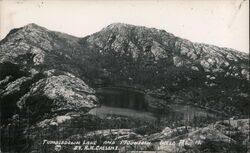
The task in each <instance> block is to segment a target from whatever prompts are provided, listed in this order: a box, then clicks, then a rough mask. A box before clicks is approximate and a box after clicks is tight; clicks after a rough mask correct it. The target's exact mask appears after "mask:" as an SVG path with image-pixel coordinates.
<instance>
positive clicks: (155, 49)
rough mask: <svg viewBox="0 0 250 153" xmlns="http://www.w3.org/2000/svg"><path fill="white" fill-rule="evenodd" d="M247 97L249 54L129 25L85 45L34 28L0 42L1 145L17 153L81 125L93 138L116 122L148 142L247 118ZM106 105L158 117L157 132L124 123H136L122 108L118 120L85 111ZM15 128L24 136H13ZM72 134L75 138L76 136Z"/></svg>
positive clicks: (108, 30) (86, 40)
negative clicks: (167, 132)
mask: <svg viewBox="0 0 250 153" xmlns="http://www.w3.org/2000/svg"><path fill="white" fill-rule="evenodd" d="M248 91H249V54H246V53H242V52H239V51H236V50H233V49H229V48H222V47H217V46H214V45H208V44H202V43H193V42H191V41H189V40H186V39H182V38H179V37H176V36H174V35H173V34H171V33H168V32H166V31H165V30H158V29H155V28H147V27H143V26H134V25H129V24H123V23H114V24H111V25H109V26H107V27H105V28H103V29H102V30H101V31H99V32H96V33H94V34H92V35H89V36H86V37H83V38H78V37H74V36H70V35H68V34H65V33H60V32H55V31H51V30H48V29H46V28H44V27H41V26H38V25H36V24H28V25H26V26H24V27H21V28H17V29H13V30H11V31H10V32H9V34H8V35H7V36H6V37H5V38H4V39H3V40H1V41H0V101H1V122H2V124H1V134H2V135H3V137H1V140H2V141H1V148H2V150H6V149H8V147H6V146H8V145H7V141H3V140H4V139H8V141H9V142H11V141H13V143H14V144H15V145H13V144H12V145H13V150H12V151H20V150H22V151H26V152H27V149H31V150H34V149H35V148H34V147H38V145H35V144H39V143H38V142H37V141H39V139H38V137H39V133H38V131H41V132H42V133H43V134H44V138H46V139H49V138H53V136H54V137H56V134H58V133H52V131H53V128H54V126H57V127H60V126H59V125H61V124H62V125H64V124H65V125H67V126H68V127H70V126H72V127H75V126H77V127H78V126H79V125H84V126H81V128H82V129H84V130H85V131H87V132H91V131H93V130H105V129H107V128H112V129H115V128H117V127H116V126H115V125H113V124H112V122H114V123H116V124H117V125H118V124H119V126H120V127H119V128H128V129H134V128H135V127H137V128H135V131H137V132H138V131H140V132H139V133H138V134H142V133H143V134H146V135H150V134H152V133H157V132H158V133H159V132H160V130H163V128H165V127H166V125H168V126H169V125H172V126H173V127H172V128H177V127H178V126H181V125H184V124H185V125H186V126H187V124H188V125H190V126H191V125H192V126H194V127H197V126H198V127H200V126H208V124H212V123H213V122H215V121H218V120H221V119H228V118H231V117H234V118H248V113H249V93H248ZM104 104H105V105H107V106H108V107H111V108H109V109H113V107H120V108H122V109H124V108H126V109H130V110H126V112H135V111H137V110H140V111H141V110H143V111H146V112H147V115H152V114H153V115H152V116H150V117H149V118H153V119H155V120H156V121H157V127H156V126H154V124H152V126H153V128H152V127H150V126H151V123H150V124H148V123H145V121H142V120H141V119H138V118H131V116H126V117H124V116H122V118H127V120H128V122H129V124H128V125H125V122H124V120H120V119H119V115H121V114H123V115H124V113H121V112H119V111H120V109H119V111H118V112H117V113H116V114H115V115H117V116H118V117H117V116H116V117H114V118H112V122H110V120H109V119H108V118H103V117H100V116H98V115H93V114H91V113H88V112H89V111H90V110H94V109H95V108H99V107H101V106H102V105H104ZM102 108H103V107H101V109H102ZM105 108H107V107H105ZM183 108H187V110H184V109H183ZM101 109H100V110H101ZM132 109H133V111H131V110H132ZM113 110H118V109H113ZM104 111H105V110H104ZM148 112H149V113H151V114H149V113H148ZM190 112H191V113H190ZM204 112H205V113H204ZM139 113H141V112H139ZM139 113H136V114H137V115H138V114H139ZM183 113H184V114H183ZM185 113H186V114H188V117H187V116H186V115H185ZM107 114H109V112H108V113H107ZM164 114H167V116H164ZM180 114H182V115H180ZM102 115H103V114H102ZM144 115H145V113H144ZM113 116H114V115H113ZM178 116H179V118H178ZM120 117H121V116H120ZM207 117H208V118H207ZM179 119H180V120H179ZM138 120H139V121H138ZM146 122H147V121H146ZM207 122H209V123H207ZM75 123H77V125H76V124H75ZM136 124H139V125H137V126H136ZM145 124H148V126H147V127H144V126H145ZM174 125H175V126H174ZM177 125H178V126H177ZM10 128H12V129H19V131H18V130H17V132H16V133H15V134H13V135H12V136H9V135H7V133H8V129H10ZM200 128H202V127H200ZM38 129H39V130H38ZM62 129H63V128H62ZM62 129H61V130H62ZM141 129H143V130H142V131H143V132H142V131H141ZM145 130H146V131H147V132H146V133H145ZM6 131H7V132H6ZM59 131H60V129H59ZM125 131H126V130H125ZM128 131H129V132H131V130H128ZM65 133H67V134H66V135H67V136H66V138H71V137H72V136H74V135H75V134H77V130H72V129H70V128H66V132H65ZM118 133H119V132H118ZM125 135H126V134H125ZM13 137H16V139H13ZM31 137H32V138H31ZM62 137H64V138H65V136H62ZM136 137H137V136H136ZM139 137H140V136H138V137H137V138H138V139H139ZM225 137H227V136H225ZM246 137H247V136H246ZM243 138H244V139H246V138H245V135H244V137H243ZM34 140H36V141H34ZM209 140H210V139H209ZM27 141H31V142H29V143H27ZM32 141H33V142H32ZM5 142H6V143H5ZM230 142H231V141H230ZM226 143H227V142H226ZM28 144H29V145H28ZM25 149H26V150H25ZM38 152H39V151H38Z"/></svg>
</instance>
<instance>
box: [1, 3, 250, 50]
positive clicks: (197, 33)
mask: <svg viewBox="0 0 250 153" xmlns="http://www.w3.org/2000/svg"><path fill="white" fill-rule="evenodd" d="M114 22H121V23H128V24H134V25H142V26H146V27H154V28H157V29H164V30H166V31H167V32H170V33H172V34H174V35H176V36H179V37H182V38H185V39H189V40H191V41H193V42H201V43H207V44H213V45H217V46H220V47H229V48H233V49H236V50H239V51H242V52H247V53H248V52H249V1H248V0H189V1H185V0H134V1H132V0H102V1H101V0H50V1H49V0H0V39H3V38H4V37H5V36H6V35H7V34H8V32H9V31H10V30H11V29H13V28H17V27H21V26H24V25H26V24H29V23H36V24H38V25H40V26H43V27H46V28H48V29H50V30H55V31H60V32H65V33H68V34H71V35H74V36H78V37H84V36H87V35H90V34H92V33H94V32H97V31H99V30H101V29H102V28H104V27H106V26H108V25H109V24H111V23H114Z"/></svg>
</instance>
